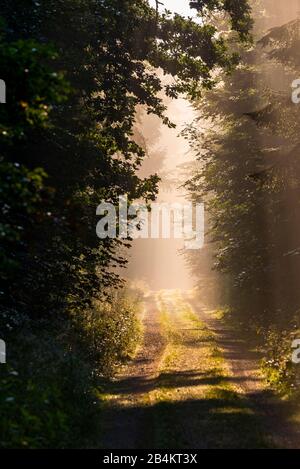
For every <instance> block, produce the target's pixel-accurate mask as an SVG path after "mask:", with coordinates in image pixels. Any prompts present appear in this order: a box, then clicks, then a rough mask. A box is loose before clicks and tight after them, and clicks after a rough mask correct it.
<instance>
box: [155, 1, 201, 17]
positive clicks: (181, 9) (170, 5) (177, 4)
mask: <svg viewBox="0 0 300 469" xmlns="http://www.w3.org/2000/svg"><path fill="white" fill-rule="evenodd" d="M160 2H161V3H163V6H161V7H160V10H161V11H163V10H164V9H167V10H170V11H173V12H175V13H179V14H180V15H182V16H190V17H194V16H196V10H191V9H190V6H189V3H190V2H189V0H160ZM149 3H150V5H151V6H153V7H155V0H149Z"/></svg>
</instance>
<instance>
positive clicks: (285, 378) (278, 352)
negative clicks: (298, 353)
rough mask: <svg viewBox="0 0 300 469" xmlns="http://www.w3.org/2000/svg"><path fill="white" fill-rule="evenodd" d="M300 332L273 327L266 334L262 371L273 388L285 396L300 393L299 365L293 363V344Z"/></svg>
mask: <svg viewBox="0 0 300 469" xmlns="http://www.w3.org/2000/svg"><path fill="white" fill-rule="evenodd" d="M298 337H299V331H297V330H296V329H294V330H293V331H292V332H291V331H287V330H280V329H279V328H278V327H276V326H275V327H272V328H271V329H269V330H268V331H265V332H264V343H265V358H264V359H263V361H262V370H263V372H264V375H265V377H266V379H267V381H268V382H269V383H270V385H271V386H273V387H274V388H276V389H278V390H279V391H280V392H281V393H283V394H285V395H292V394H293V393H294V392H295V391H296V390H297V391H298V392H299V365H297V364H294V363H293V362H292V351H293V349H292V347H291V345H292V343H293V341H294V340H295V339H297V338H298Z"/></svg>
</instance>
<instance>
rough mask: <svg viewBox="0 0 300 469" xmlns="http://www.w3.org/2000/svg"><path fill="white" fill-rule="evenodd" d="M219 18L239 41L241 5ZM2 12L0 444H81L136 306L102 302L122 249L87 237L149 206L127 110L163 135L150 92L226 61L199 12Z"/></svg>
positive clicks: (90, 6) (100, 5) (207, 82)
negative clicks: (104, 212) (103, 209)
mask: <svg viewBox="0 0 300 469" xmlns="http://www.w3.org/2000/svg"><path fill="white" fill-rule="evenodd" d="M208 3H209V2H207V4H208ZM234 4H235V6H236V5H237V2H232V5H234ZM243 4H244V2H243ZM224 8H225V6H224V4H223V3H220V4H219V5H216V6H214V10H216V11H218V12H219V13H220V12H222V11H223V10H224ZM225 9H226V11H227V12H228V13H229V15H231V18H232V24H233V28H234V29H236V30H237V31H238V32H239V33H241V35H243V34H244V33H243V31H242V29H244V26H243V27H241V25H242V23H244V21H246V22H247V17H248V14H249V10H247V9H246V8H242V9H240V12H239V13H238V15H240V21H241V23H239V22H238V21H236V15H237V12H236V11H235V10H234V9H232V8H231V7H230V8H229V6H228V5H227V6H226V8H225ZM1 16H2V17H3V21H2V20H1V26H2V27H3V30H1V32H2V34H1V39H0V59H1V64H2V68H1V70H2V71H1V73H2V76H1V79H4V80H5V81H6V84H7V104H5V105H1V108H0V183H1V192H0V194H1V196H0V201H1V211H2V216H3V218H2V221H1V236H2V241H3V243H2V244H1V252H0V256H1V257H0V260H1V268H2V280H3V282H2V283H3V285H2V291H1V300H2V311H1V316H0V330H1V331H2V334H3V337H1V338H3V339H5V340H7V343H9V344H10V350H11V351H12V352H11V353H12V355H11V356H10V357H9V360H10V363H12V364H13V366H14V369H16V370H18V372H19V375H18V376H15V375H11V374H9V371H8V373H7V374H6V375H5V376H4V377H3V379H4V381H5V380H6V381H5V383H6V384H5V383H4V384H5V386H4V388H3V391H4V393H5V396H4V400H2V401H1V403H0V413H1V415H3V422H4V423H3V432H4V437H3V438H2V439H1V446H2V447H6V446H9V447H34V448H40V447H49V446H55V447H57V446H58V447H62V446H70V445H71V446H72V445H75V444H78V445H81V444H82V442H83V440H84V433H83V432H82V430H81V429H82V428H83V427H85V426H86V427H88V426H87V425H86V420H87V419H89V417H90V415H91V409H93V405H92V401H93V398H92V396H93V386H94V385H95V383H94V381H93V379H94V378H95V377H96V376H99V375H106V376H107V375H110V374H112V373H113V371H114V369H115V367H116V366H117V365H118V364H120V363H121V362H122V361H123V360H124V358H126V357H128V356H130V354H131V353H132V352H133V350H134V348H135V345H136V341H137V340H138V335H139V333H138V324H137V320H136V306H132V305H131V304H128V301H127V300H126V299H125V298H123V297H122V296H121V295H116V294H115V293H114V292H115V290H116V289H118V288H120V287H121V286H122V281H121V279H120V274H119V270H120V268H122V267H124V266H125V265H126V248H128V247H129V245H130V243H129V241H130V240H125V241H124V242H122V241H120V240H111V239H105V240H99V239H98V238H97V236H96V233H95V228H96V224H97V221H98V220H97V219H96V216H95V213H96V207H97V206H98V205H99V203H100V202H101V201H102V200H105V201H107V202H111V203H114V204H115V205H117V203H118V198H119V196H120V195H127V196H128V199H129V201H130V202H132V201H134V200H135V199H144V200H145V201H147V202H149V201H151V200H154V199H155V197H156V193H157V186H158V181H159V178H158V176H157V175H156V174H153V175H151V176H150V177H148V178H141V177H140V176H139V172H138V170H139V169H140V167H141V164H142V161H143V158H144V156H145V150H144V149H143V148H142V147H141V146H140V145H139V144H138V143H137V142H136V141H135V139H134V125H135V121H136V113H137V107H138V106H140V107H142V108H143V109H144V110H145V111H146V112H147V113H149V114H155V115H156V116H158V117H159V118H160V119H161V120H162V122H163V123H164V124H165V125H168V126H170V127H173V124H172V123H171V122H170V121H169V119H168V118H167V116H166V108H165V106H164V104H163V101H162V98H161V96H162V91H164V92H165V93H166V94H167V95H168V96H169V97H171V98H176V97H178V96H179V94H180V93H183V92H184V93H186V94H188V95H189V96H190V97H192V98H193V97H196V96H199V95H200V92H201V90H202V89H203V88H208V89H210V88H212V86H213V84H214V76H215V72H216V71H217V70H219V69H220V68H221V69H224V70H225V71H226V73H227V72H228V71H230V70H232V69H233V67H234V66H235V65H236V63H237V55H236V53H234V52H231V50H230V49H229V47H227V42H226V40H225V39H223V38H221V37H217V33H218V30H217V29H216V28H215V27H214V26H212V25H211V24H210V22H209V21H207V17H205V18H203V22H202V23H195V22H194V21H192V20H186V19H184V18H181V17H180V16H178V15H175V16H174V17H172V16H171V15H170V14H168V13H163V14H158V15H157V13H156V11H155V9H153V8H151V7H150V6H149V3H148V1H145V0H143V1H141V0H134V1H131V0H130V1H129V0H124V1H122V2H120V1H119V0H104V1H102V0H101V1H100V0H55V1H54V0H39V1H38V2H37V1H35V0H26V1H24V0H16V1H15V2H11V1H8V0H4V1H2V3H1ZM249 26H250V24H249ZM159 67H160V69H161V70H162V71H163V73H164V74H165V75H169V78H170V80H167V84H166V81H165V80H161V79H160V78H159V76H158V75H157V74H156V72H155V70H156V69H157V68H159ZM124 252H125V254H124ZM117 268H118V269H119V270H118V271H117ZM24 362H25V363H24ZM21 386H22V387H23V389H24V393H21ZM11 397H13V400H11V399H10V398H11ZM7 398H8V399H9V400H8V401H7V400H6V399H7ZM49 403H50V404H49ZM9 404H10V405H9ZM2 405H3V409H2ZM2 410H3V412H2ZM74 427H76V428H78V434H76V432H74V431H73V428H74ZM79 441H80V442H81V443H79Z"/></svg>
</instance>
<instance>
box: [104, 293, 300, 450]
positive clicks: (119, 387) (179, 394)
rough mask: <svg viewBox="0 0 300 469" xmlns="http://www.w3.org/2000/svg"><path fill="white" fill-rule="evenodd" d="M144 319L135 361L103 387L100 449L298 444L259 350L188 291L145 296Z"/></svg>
mask: <svg viewBox="0 0 300 469" xmlns="http://www.w3.org/2000/svg"><path fill="white" fill-rule="evenodd" d="M143 322H144V340H143V343H142V344H141V346H140V348H139V350H138V352H137V355H136V357H135V359H134V360H133V361H132V362H131V363H129V364H128V365H127V366H125V367H124V368H123V369H122V370H121V371H120V373H119V375H118V376H117V378H116V379H115V380H114V381H113V382H112V383H110V384H109V385H108V387H107V390H106V401H105V405H104V410H103V425H102V433H103V435H104V436H103V440H102V442H101V446H102V447H105V448H108V449H117V448H130V449H136V448H198V449H201V448H256V447H261V448H267V447H274V446H275V447H281V448H288V447H298V448H299V447H300V444H299V440H300V437H299V432H298V428H296V427H295V426H294V425H292V424H291V423H290V422H288V419H287V418H288V416H289V414H288V408H287V406H286V405H285V404H284V403H283V402H281V401H279V399H278V398H276V397H275V396H274V395H273V393H272V392H271V391H270V390H269V389H268V388H267V386H266V384H265V382H264V380H263V378H262V376H261V375H260V373H259V365H258V364H259V358H260V357H259V354H258V353H257V352H255V351H253V350H250V349H249V347H248V346H247V344H246V343H245V341H242V340H240V339H239V338H238V337H237V335H236V334H235V333H234V331H232V330H231V329H230V328H228V327H226V326H224V324H223V323H222V322H221V321H219V320H218V319H216V318H214V317H213V316H212V315H211V314H208V312H206V311H205V308H203V305H201V303H199V302H198V301H196V300H195V298H194V297H193V296H192V295H191V294H188V293H185V294H182V292H180V291H161V292H159V293H156V294H153V295H151V296H149V297H148V298H147V299H146V300H145V314H144V320H143Z"/></svg>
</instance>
